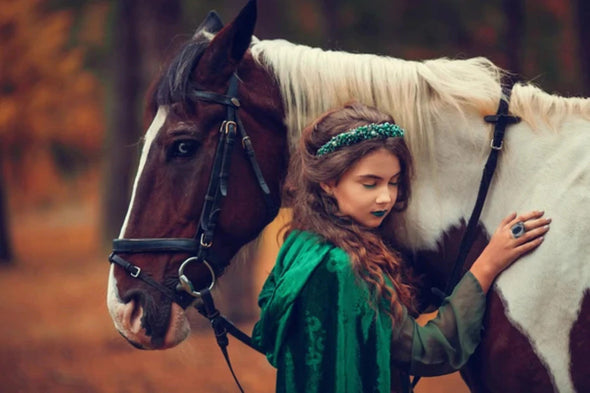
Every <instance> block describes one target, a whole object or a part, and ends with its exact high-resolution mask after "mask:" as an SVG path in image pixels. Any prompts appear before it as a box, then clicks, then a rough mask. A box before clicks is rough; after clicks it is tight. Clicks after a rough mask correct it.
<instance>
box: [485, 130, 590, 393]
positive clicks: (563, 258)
mask: <svg viewBox="0 0 590 393" xmlns="http://www.w3.org/2000/svg"><path fill="white" fill-rule="evenodd" d="M539 131H540V130H538V129H537V130H536V131H534V133H535V134H536V135H532V131H531V130H530V128H528V127H527V126H526V125H521V126H518V127H513V128H510V130H509V131H508V132H507V146H509V151H507V152H505V155H504V156H503V158H502V160H503V162H502V164H501V165H500V171H499V177H498V181H497V182H496V184H495V185H494V186H493V189H494V190H495V192H493V193H491V195H490V196H489V197H490V198H491V199H490V201H492V204H491V208H490V209H488V214H486V218H487V220H486V221H487V222H489V223H490V224H494V223H495V220H491V218H492V217H498V216H499V215H500V214H501V211H502V210H503V209H505V208H506V206H510V208H515V209H518V211H519V212H525V211H526V210H531V209H545V215H546V216H547V217H551V218H554V220H553V222H552V223H551V230H550V231H549V233H548V234H547V235H546V237H545V241H544V243H543V244H542V245H541V246H540V248H539V249H538V250H536V251H535V252H534V253H532V254H530V255H528V256H525V257H523V258H522V259H521V260H520V261H519V262H518V263H516V264H514V265H513V266H511V267H510V269H508V270H507V271H506V272H504V273H503V274H502V275H501V276H500V277H499V278H498V280H497V281H496V289H497V290H498V292H499V293H500V295H501V298H502V300H503V301H504V305H505V308H506V310H507V316H508V318H509V319H510V320H511V321H512V322H513V324H514V325H515V326H516V327H518V328H519V329H520V330H521V331H522V332H523V333H524V334H526V335H527V336H528V337H529V339H530V341H531V344H532V346H533V348H534V350H535V352H536V353H537V355H539V357H540V359H541V360H542V361H543V363H544V364H545V365H546V366H547V367H548V369H549V370H550V374H551V376H552V378H553V382H554V385H555V387H556V389H557V390H558V391H559V392H573V391H574V387H573V384H572V381H571V376H570V370H569V366H570V353H569V345H570V331H571V328H572V326H573V324H574V323H575V321H576V320H577V319H578V317H579V313H580V308H581V302H582V299H583V295H584V291H585V290H586V289H588V288H589V286H590V263H588V262H589V261H588V255H590V242H589V241H588V233H590V221H589V220H588V218H587V210H586V207H587V206H588V205H589V204H590V192H589V190H590V172H589V168H590V154H588V151H590V122H589V121H587V120H582V119H573V120H570V121H567V122H564V124H563V125H562V127H561V130H559V131H558V132H551V131H549V130H541V131H544V132H543V135H539ZM533 142H534V143H533ZM508 190H511V192H508ZM584 215H586V217H584ZM488 227H489V226H488Z"/></svg>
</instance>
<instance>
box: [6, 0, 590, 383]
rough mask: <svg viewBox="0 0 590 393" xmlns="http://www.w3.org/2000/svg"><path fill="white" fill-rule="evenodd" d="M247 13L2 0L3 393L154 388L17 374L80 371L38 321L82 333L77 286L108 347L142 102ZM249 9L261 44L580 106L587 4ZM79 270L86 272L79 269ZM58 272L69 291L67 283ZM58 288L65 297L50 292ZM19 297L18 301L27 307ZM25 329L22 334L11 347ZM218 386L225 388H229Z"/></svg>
mask: <svg viewBox="0 0 590 393" xmlns="http://www.w3.org/2000/svg"><path fill="white" fill-rule="evenodd" d="M244 4H245V0H217V1H215V0H192V1H191V0H18V1H13V0H0V5H1V6H0V264H1V265H5V267H4V268H3V269H2V270H0V296H2V297H3V298H4V299H5V302H4V304H3V305H2V306H0V321H1V322H2V323H1V324H0V325H2V326H3V327H2V328H0V336H2V337H4V341H6V342H10V340H14V343H15V344H14V345H15V346H19V348H21V349H18V350H17V349H14V351H12V352H11V351H10V350H9V349H7V347H6V345H5V344H6V343H3V344H2V346H3V347H4V348H3V349H1V350H0V370H3V372H2V373H3V374H5V376H4V377H0V386H4V387H5V388H0V390H2V391H6V392H13V391H14V392H17V391H18V392H21V391H22V392H28V391H44V392H50V391H56V392H57V391H60V392H65V391H86V392H92V391H124V392H134V391H143V392H151V391H162V390H159V389H157V388H154V387H153V386H154V385H153V383H154V381H151V382H149V383H148V382H146V383H145V384H144V385H139V388H138V389H139V390H136V389H135V388H132V387H128V386H127V385H126V383H125V381H120V382H117V383H120V386H127V387H125V388H122V387H120V386H119V385H116V386H115V385H112V384H111V385H108V388H105V390H101V388H100V387H98V386H101V385H100V383H99V382H98V380H99V378H98V377H96V378H97V381H95V382H88V381H86V380H81V379H80V378H81V377H80V376H79V373H78V374H77V372H76V371H71V373H70V374H68V373H67V372H66V373H65V374H64V372H63V371H61V372H58V373H57V374H56V372H55V370H53V371H51V372H49V371H47V370H44V369H40V370H38V371H37V373H36V374H35V376H34V377H31V376H30V375H29V374H28V373H30V370H28V369H27V367H29V366H30V362H31V359H36V357H37V356H38V355H39V353H40V352H43V353H46V354H47V353H49V354H52V353H53V352H51V351H52V350H53V351H57V352H55V357H54V358H51V359H47V363H46V367H49V366H48V365H50V364H52V362H54V361H55V359H56V358H59V359H62V360H64V359H66V360H67V361H69V362H70V363H72V364H70V367H71V369H72V370H75V369H76V368H75V367H76V364H75V363H77V362H78V361H79V360H81V359H79V358H77V355H74V347H73V344H72V346H71V347H67V348H69V349H67V351H70V352H67V351H66V350H65V349H64V348H65V347H64V344H63V343H61V342H60V343H59V344H58V341H57V337H58V333H57V332H54V333H51V334H55V336H51V334H49V333H47V326H48V325H51V324H52V323H54V322H55V321H54V320H51V319H49V318H50V316H51V315H53V316H54V317H55V316H56V315H57V316H58V317H59V318H62V317H63V318H62V320H63V321H70V320H69V319H68V318H73V317H72V316H71V315H72V314H76V315H78V317H77V318H78V319H77V321H78V323H81V322H80V320H81V318H80V314H79V313H80V312H81V309H82V308H83V307H84V306H85V303H84V302H82V301H80V302H79V303H72V304H70V303H68V301H66V300H65V299H66V297H67V299H69V297H71V296H72V294H76V295H78V297H79V298H80V299H83V298H84V296H86V295H87V293H86V292H85V291H88V290H89V289H90V288H89V287H88V286H90V287H91V288H93V289H94V290H95V292H98V296H99V297H100V300H96V302H97V303H98V306H97V307H99V308H101V310H100V313H101V314H99V315H100V319H92V318H90V317H88V319H84V318H82V320H83V321H86V323H88V325H80V326H79V328H80V329H81V330H85V331H89V330H88V329H90V326H95V327H96V326H100V327H99V328H93V329H95V330H91V331H92V332H93V333H92V334H96V332H97V331H98V329H101V328H102V327H103V326H106V327H105V329H110V330H108V332H107V333H104V334H103V335H108V337H109V340H110V339H111V338H112V337H111V336H113V335H115V333H114V329H112V327H109V325H108V324H109V323H110V321H106V320H107V319H108V316H107V315H106V311H105V305H104V297H103V296H104V292H105V288H104V287H106V278H107V277H106V271H107V262H106V255H107V254H108V249H109V247H110V240H111V239H112V238H113V237H116V236H117V235H118V231H119V228H120V225H121V223H122V220H123V216H124V214H125V211H126V208H127V203H128V199H129V192H130V187H131V182H132V180H133V176H134V170H135V166H136V161H137V159H138V155H139V147H140V145H139V140H140V137H141V135H142V133H143V132H144V131H145V123H146V119H143V105H144V95H145V92H146V90H147V87H148V85H149V83H150V81H151V80H152V78H154V77H155V75H156V74H157V72H158V70H159V69H160V66H161V65H162V62H163V61H164V59H166V58H167V57H168V56H169V55H170V54H172V53H173V51H174V48H175V47H177V46H178V45H179V44H181V43H182V42H183V41H185V40H186V39H188V38H190V36H191V33H192V31H193V29H194V28H195V27H196V26H197V25H198V24H199V23H200V21H201V20H202V19H203V18H204V17H205V15H206V13H207V12H208V11H209V10H210V9H216V10H217V11H218V12H219V14H220V15H221V17H222V18H223V20H224V21H225V22H229V21H230V20H231V19H232V18H233V17H234V16H235V15H236V14H237V12H238V11H239V10H240V9H241V7H242V6H243V5H244ZM258 7H259V14H258V23H257V28H256V30H255V34H256V35H257V36H258V38H260V39H273V38H284V39H287V40H289V41H292V42H296V43H302V44H306V45H310V46H319V47H322V48H324V49H337V50H345V51H350V52H359V53H377V54H382V55H387V56H393V57H399V58H405V59H415V60H420V59H427V58H435V57H443V56H444V57H451V58H466V57H473V56H485V57H488V58H490V59H491V60H492V61H494V62H495V63H496V64H498V65H499V66H501V67H503V68H505V69H507V70H509V71H511V72H513V73H515V75H516V77H517V78H518V79H522V80H524V81H532V82H533V83H535V84H537V85H539V86H540V87H542V88H543V89H544V90H546V91H548V92H551V93H557V94H560V95H565V96H590V23H588V22H589V21H590V1H587V0H569V1H568V0H526V1H525V0H487V1H483V0H448V1H440V0H396V1H393V0H281V1H279V0H259V1H258ZM148 121H149V119H148ZM82 264H85V265H84V266H82ZM86 265H88V266H86ZM85 268H87V269H89V270H88V271H87V273H80V272H81V271H82V270H79V269H85ZM19 269H20V270H19ZM60 269H61V270H60ZM77 269H78V270H77ZM71 270H77V272H78V273H79V274H82V275H83V278H85V279H86V280H87V281H86V284H83V283H80V282H78V280H80V277H79V276H74V275H71V276H68V273H64V272H65V271H71ZM84 272H86V270H84ZM52 274H53V275H52ZM84 274H87V275H86V276H84ZM35 277H37V279H36V280H37V281H31V280H35ZM52 277H53V279H52ZM68 277H69V278H70V279H71V280H72V281H71V283H72V284H64V283H65V282H66V281H64V280H67V279H68ZM74 282H77V284H73V283H74ZM37 285H45V286H40V287H39V289H36V290H37V291H38V292H34V293H36V294H37V295H33V296H32V297H31V296H30V295H31V294H30V293H29V291H31V288H37ZM47 285H53V286H52V287H48V286H47ZM85 285H86V286H85ZM56 287H59V288H60V289H61V291H62V292H59V291H57V292H49V291H52V290H56ZM21 295H22V296H21ZM23 296H24V297H25V298H28V300H27V301H26V302H24V303H23V302H22V299H21V298H22V297H23ZM35 296H36V297H35ZM6 299H8V300H10V299H13V300H15V301H14V302H13V303H14V304H12V305H11V304H10V302H9V301H8V300H6ZM17 299H18V300H17ZM48 299H53V303H51V304H52V305H53V306H54V307H56V308H60V307H66V308H65V309H64V310H61V311H56V312H49V311H47V312H46V313H45V314H43V313H42V314H40V315H37V316H29V317H22V318H21V316H22V315H24V314H27V313H31V312H32V311H31V310H37V311H38V308H39V307H41V306H43V307H50V306H51V305H48V304H45V303H43V304H42V303H41V300H48ZM19 301H20V302H21V303H19ZM23 305H25V308H24V309H23V307H22V306H23ZM35 307H37V308H35ZM68 307H70V308H69V309H68ZM91 311H92V310H88V312H91ZM61 313H65V314H63V315H62V314H61ZM50 314H51V315H50ZM66 314H67V315H68V316H67V317H66ZM17 316H18V317H17ZM18 318H20V319H18ZM43 318H48V319H43ZM103 319H104V320H105V321H106V322H104V321H102V320H103ZM63 321H62V322H63ZM40 323H41V324H43V323H45V326H44V332H43V333H41V332H40V331H37V330H31V328H30V325H31V324H40ZM104 323H106V325H104ZM97 324H98V325H97ZM101 324H102V325H101ZM56 329H57V328H56ZM27 334H29V339H23V338H22V337H23V336H26V335H27ZM35 334H37V335H39V337H41V336H43V337H45V336H46V335H48V334H49V335H50V336H51V337H53V338H54V340H55V342H54V344H55V346H56V348H53V347H52V348H53V349H51V348H50V349H49V350H48V348H47V347H43V346H42V348H37V347H34V345H33V344H32V343H33V341H34V340H33V339H32V338H31V337H37V336H35ZM99 336H100V334H99ZM70 337H71V336H70ZM32 340H33V341H32ZM113 340H115V341H113V342H116V344H114V343H113V344H109V345H111V346H112V347H117V348H119V345H126V344H125V343H123V342H122V341H121V339H120V338H118V337H115V338H114V339H113ZM211 340H212V339H211ZM29 345H31V347H30V348H29V349H28V350H24V349H22V348H25V347H27V346H29ZM43 345H48V344H43ZM77 345H82V344H81V343H80V342H78V344H77ZM97 345H103V344H101V343H98V344H97ZM107 346H108V345H107ZM8 347H10V346H8ZM58 347H59V349H58ZM117 350H118V351H120V349H117ZM130 350H131V351H135V350H133V349H130ZM211 350H212V351H213V350H214V349H211ZM19 351H20V352H19ZM37 351H38V352H37ZM64 351H66V353H65V354H64ZM134 353H135V352H134ZM47 356H49V355H47ZM129 356H132V355H129ZM133 356H135V355H133ZM144 356H153V355H144ZM167 356H169V355H167ZM181 357H182V355H181ZM84 359H86V358H84ZM151 359H154V358H151ZM166 359H167V360H166V361H171V360H170V359H169V358H166ZM183 359H184V358H183ZM36 360H39V359H36ZM185 360H186V359H185ZM39 361H41V360H39ZM121 361H122V360H121ZM154 361H155V360H154ZM174 361H177V360H172V362H174ZM238 362H239V359H238ZM244 362H245V363H248V364H250V363H249V362H250V361H249V360H244ZM41 363H43V362H41ZM185 363H186V362H185ZM19 364H20V365H22V367H21V366H19ZM202 366H203V365H200V366H199V367H202ZM78 367H79V364H78ZM101 367H103V366H99V365H97V366H96V368H97V370H99V371H100V370H101ZM190 367H197V366H194V365H190ZM245 367H248V365H245ZM49 368H51V367H49ZM243 368H244V367H242V368H241V369H243ZM25 369H27V371H25ZM103 371H104V369H103ZM240 371H241V370H240ZM189 372H190V371H189ZM89 373H90V371H89ZM268 375H271V374H268ZM225 377H226V383H225V385H227V388H228V389H229V390H228V391H233V389H234V387H233V386H232V384H231V381H230V380H229V379H228V378H227V377H228V376H227V375H226V376H225ZM31 378H32V379H31ZM88 378H90V377H88ZM90 379H92V378H90ZM256 379H257V377H256V376H252V380H253V381H254V380H256ZM258 379H259V378H258ZM47 380H49V381H50V382H47ZM31 381H33V382H31ZM44 381H45V382H46V383H45V382H44ZM85 381H86V382H85ZM44 383H45V384H44ZM246 385H248V376H246ZM55 386H57V387H58V388H56V389H55V390H53V387H55ZM5 389H7V390H5ZM171 390H172V389H171ZM175 391H176V392H181V391H183V390H182V387H177V388H176V389H175ZM187 391H188V390H187ZM215 391H225V390H219V389H215Z"/></svg>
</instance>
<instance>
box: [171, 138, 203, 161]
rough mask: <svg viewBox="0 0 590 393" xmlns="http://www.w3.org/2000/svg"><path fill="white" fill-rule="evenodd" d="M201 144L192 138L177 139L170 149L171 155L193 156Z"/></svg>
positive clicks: (172, 156)
mask: <svg viewBox="0 0 590 393" xmlns="http://www.w3.org/2000/svg"><path fill="white" fill-rule="evenodd" d="M198 147H199V144H198V143H197V141H194V140H190V139H183V140H179V141H175V142H174V143H173V144H172V146H171V147H170V150H169V156H170V157H171V158H174V157H191V156H193V155H194V154H195V152H196V151H197V148H198Z"/></svg>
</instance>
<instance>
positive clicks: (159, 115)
mask: <svg viewBox="0 0 590 393" xmlns="http://www.w3.org/2000/svg"><path fill="white" fill-rule="evenodd" d="M167 115H168V108H167V107H166V106H161V107H159V108H158V112H156V116H155V117H154V120H153V121H152V124H151V125H150V126H149V128H148V130H147V131H146V133H145V136H144V142H143V148H142V150H141V158H140V159H139V167H138V168H137V175H136V176H135V182H134V183H133V192H132V193H131V201H130V202H129V208H128V209H127V215H126V216H125V221H123V226H122V227H121V232H120V233H119V238H122V237H123V236H124V235H125V230H126V229H127V223H128V221H129V217H130V216H131V209H132V208H133V202H134V201H135V192H136V191H137V184H138V183H139V179H140V178H141V174H142V172H143V167H144V166H145V163H146V161H147V156H148V153H149V152H150V148H151V147H152V142H153V141H154V139H155V138H156V135H158V132H159V131H160V128H162V126H163V125H164V122H165V121H166V116H167Z"/></svg>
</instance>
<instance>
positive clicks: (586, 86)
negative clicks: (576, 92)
mask: <svg viewBox="0 0 590 393" xmlns="http://www.w3.org/2000/svg"><path fill="white" fill-rule="evenodd" d="M576 6H577V10H576ZM573 8H574V12H575V13H576V14H577V24H578V45H579V48H580V49H579V53H580V66H581V68H580V74H581V76H582V84H583V91H582V94H583V95H584V96H585V97H590V23H588V22H589V21H590V1H588V0H577V2H576V4H575V6H574V7H573Z"/></svg>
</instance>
